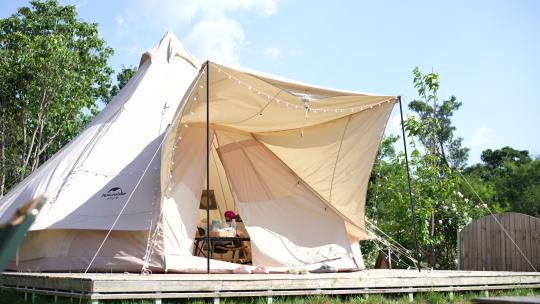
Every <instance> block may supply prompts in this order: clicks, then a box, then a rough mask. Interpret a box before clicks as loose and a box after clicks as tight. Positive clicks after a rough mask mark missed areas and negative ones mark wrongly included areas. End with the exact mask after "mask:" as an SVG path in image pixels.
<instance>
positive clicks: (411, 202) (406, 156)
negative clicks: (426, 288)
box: [398, 96, 420, 272]
mask: <svg viewBox="0 0 540 304" xmlns="http://www.w3.org/2000/svg"><path fill="white" fill-rule="evenodd" d="M398 100H399V114H400V115H401V133H402V134H403V149H405V165H406V167H407V182H408V185H409V204H410V206H411V213H412V227H413V233H414V245H415V247H416V248H415V249H416V265H417V267H418V272H420V255H419V254H418V238H417V237H416V212H415V211H414V202H413V198H412V190H411V174H410V173H409V156H408V155H407V139H406V138H405V124H404V123H403V107H402V105H401V96H398Z"/></svg>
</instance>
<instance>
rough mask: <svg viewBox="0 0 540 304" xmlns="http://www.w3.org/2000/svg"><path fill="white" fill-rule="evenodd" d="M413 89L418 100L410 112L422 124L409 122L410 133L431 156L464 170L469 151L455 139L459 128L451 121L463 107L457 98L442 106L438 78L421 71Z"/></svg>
mask: <svg viewBox="0 0 540 304" xmlns="http://www.w3.org/2000/svg"><path fill="white" fill-rule="evenodd" d="M413 76H414V77H413V79H414V80H413V82H414V87H415V88H416V89H417V90H418V95H419V97H420V98H419V99H417V100H413V101H411V102H410V103H409V109H411V110H412V111H414V112H416V113H417V114H418V116H419V121H416V120H415V119H414V118H409V120H408V122H407V123H408V124H409V125H408V131H409V132H410V134H411V135H412V136H416V137H417V139H418V140H420V142H421V143H422V145H423V146H424V147H425V148H426V149H427V150H428V152H429V153H430V154H432V155H434V156H436V157H437V159H438V160H439V161H443V162H445V163H447V164H448V165H450V166H451V167H452V168H463V167H464V166H465V164H466V162H467V158H468V154H469V149H468V148H464V147H462V146H461V143H462V138H459V137H457V138H456V137H455V136H454V131H455V130H456V128H455V127H454V126H453V125H452V121H451V118H452V116H453V115H454V113H455V111H457V110H458V109H459V108H460V107H461V105H462V103H461V102H459V101H457V98H456V97H455V96H450V98H448V99H447V100H444V101H443V102H442V103H440V102H439V100H438V97H437V92H438V91H439V86H440V84H439V75H438V74H436V73H429V74H423V73H422V72H420V70H419V69H418V67H416V68H414V70H413Z"/></svg>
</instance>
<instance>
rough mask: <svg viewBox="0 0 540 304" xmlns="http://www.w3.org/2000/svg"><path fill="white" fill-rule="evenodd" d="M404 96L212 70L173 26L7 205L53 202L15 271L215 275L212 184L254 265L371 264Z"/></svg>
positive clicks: (0, 205)
mask: <svg viewBox="0 0 540 304" xmlns="http://www.w3.org/2000/svg"><path fill="white" fill-rule="evenodd" d="M396 100H397V99H396V98H395V97H393V96H381V95H375V94H366V93H357V92H344V91H337V90H332V89H325V88H320V87H314V86H310V85H306V84H301V83H297V82H293V81H290V80H286V79H281V78H278V77H275V76H271V75H265V74H262V73H259V72H254V71H248V70H244V69H239V68H232V67H228V66H224V65H220V64H216V63H212V62H207V63H205V64H204V65H203V66H202V67H199V65H198V63H197V62H196V60H195V59H193V57H192V56H191V55H190V54H189V53H188V52H187V51H186V50H185V49H184V48H183V47H182V45H181V44H180V43H179V42H178V41H177V39H176V38H175V37H174V35H173V34H172V33H170V32H169V33H167V35H166V36H165V37H164V38H163V39H162V40H161V41H160V43H159V44H158V45H157V46H156V47H154V48H153V49H152V50H151V51H149V52H147V53H145V54H144V55H143V56H142V59H141V63H140V67H139V70H138V72H137V73H136V75H135V76H134V77H133V79H131V80H130V82H129V83H128V85H126V87H124V88H123V89H122V91H121V92H120V93H119V94H118V96H116V97H115V98H114V100H113V101H112V102H111V103H110V104H109V105H108V106H107V107H106V108H105V109H104V110H103V111H102V112H101V113H100V114H99V115H98V116H97V117H96V118H95V119H94V120H93V121H92V123H91V124H90V125H89V126H88V127H87V128H86V129H85V130H84V131H83V132H82V133H81V134H80V135H79V136H78V137H76V138H75V139H74V140H73V141H72V142H70V143H69V144H68V145H66V146H65V147H64V148H63V149H62V150H61V151H59V152H58V153H57V154H56V155H55V156H54V157H53V158H51V159H50V160H49V161H48V162H46V163H45V164H44V165H42V166H41V167H40V168H39V169H38V170H37V171H36V172H34V173H33V174H32V175H30V176H29V177H28V178H27V179H25V180H24V181H23V182H22V183H21V184H19V185H18V186H16V187H15V188H14V189H13V190H12V191H11V192H10V193H8V194H7V195H6V196H5V197H4V198H2V199H1V201H0V222H5V221H7V219H9V218H10V216H11V215H12V214H13V213H14V210H15V209H16V208H17V206H19V205H20V204H22V203H24V202H27V201H29V200H31V199H32V198H34V197H36V196H37V195H39V194H43V193H45V194H47V195H49V196H50V197H51V200H50V201H49V203H48V204H47V205H46V206H45V208H44V210H42V212H41V213H40V214H39V216H38V218H37V220H36V222H35V224H34V225H33V226H32V228H31V231H30V232H29V234H28V237H27V239H26V240H25V242H24V243H23V245H22V246H21V248H20V250H19V251H18V254H17V256H16V258H15V259H14V260H13V261H12V263H11V264H10V266H9V268H10V269H13V270H22V271H26V270H32V271H35V270H44V271H81V270H87V269H89V270H90V271H136V272H138V271H141V270H143V269H150V270H152V271H164V272H167V271H171V272H203V271H206V266H207V264H206V260H205V259H203V258H198V257H194V256H192V249H193V241H194V238H195V231H196V227H197V223H199V222H200V220H201V218H200V211H199V202H200V198H201V193H202V191H203V189H206V188H209V189H213V190H214V192H215V194H216V200H217V204H218V205H219V211H218V212H216V213H214V215H213V216H214V217H216V216H218V217H219V214H220V213H222V212H223V210H227V209H233V210H236V211H238V212H239V213H240V214H241V216H242V218H243V220H244V224H245V226H246V229H247V232H248V233H249V236H250V238H251V247H252V258H253V264H254V265H259V264H261V265H265V266H268V267H276V268H275V269H285V268H287V267H298V266H301V267H307V268H309V267H318V266H319V265H320V264H321V263H325V264H330V265H333V266H335V267H338V268H340V269H352V268H363V261H362V256H361V253H360V249H359V246H358V241H359V240H361V239H365V238H367V237H368V234H367V232H366V230H365V228H364V202H365V196H366V191H367V184H368V180H369V175H370V172H371V167H372V165H373V161H374V159H375V155H376V152H377V148H378V146H379V142H380V140H381V137H382V135H383V132H384V129H385V126H386V123H387V121H388V117H389V115H390V112H391V110H392V107H393V105H394V103H395V101H396ZM207 115H209V116H207ZM207 117H209V120H208V119H207ZM207 139H208V141H207ZM207 151H208V154H207ZM207 155H208V157H207ZM207 170H208V171H207ZM207 172H209V176H207ZM207 177H209V180H210V184H209V185H206V181H207ZM210 264H211V271H212V272H226V271H229V270H231V269H234V268H235V267H237V265H235V264H231V263H225V262H220V261H214V260H212V262H211V263H210Z"/></svg>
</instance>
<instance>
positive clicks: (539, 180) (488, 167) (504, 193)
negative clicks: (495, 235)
mask: <svg viewBox="0 0 540 304" xmlns="http://www.w3.org/2000/svg"><path fill="white" fill-rule="evenodd" d="M481 158H482V161H483V163H482V164H477V165H475V166H472V167H470V168H467V169H466V170H465V174H466V175H467V178H468V180H469V181H470V182H471V183H474V185H476V187H478V188H479V189H480V191H479V192H480V196H481V197H482V199H484V201H486V202H489V204H490V206H491V208H492V209H495V210H497V211H514V212H520V213H525V214H529V215H532V216H535V217H540V158H537V159H535V160H533V159H532V158H531V156H530V155H529V152H528V151H526V150H524V151H518V150H515V149H512V148H510V147H504V148H502V149H499V150H491V149H488V150H485V151H484V152H482V157H481ZM486 188H487V189H489V190H485V189H486Z"/></svg>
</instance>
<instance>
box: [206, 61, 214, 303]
mask: <svg viewBox="0 0 540 304" xmlns="http://www.w3.org/2000/svg"><path fill="white" fill-rule="evenodd" d="M210 247H211V246H210V62H209V61H207V62H206V273H208V274H210V250H211V248H210ZM214 302H215V299H214Z"/></svg>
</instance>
